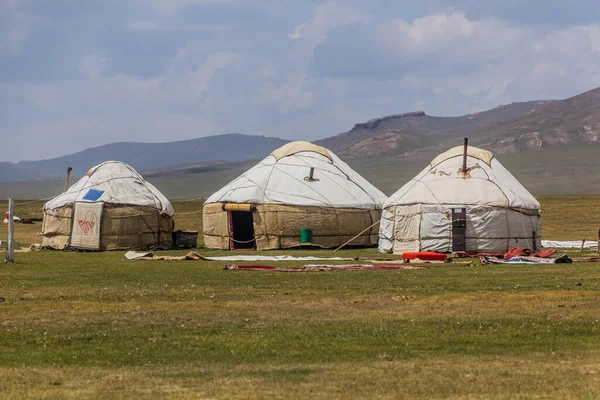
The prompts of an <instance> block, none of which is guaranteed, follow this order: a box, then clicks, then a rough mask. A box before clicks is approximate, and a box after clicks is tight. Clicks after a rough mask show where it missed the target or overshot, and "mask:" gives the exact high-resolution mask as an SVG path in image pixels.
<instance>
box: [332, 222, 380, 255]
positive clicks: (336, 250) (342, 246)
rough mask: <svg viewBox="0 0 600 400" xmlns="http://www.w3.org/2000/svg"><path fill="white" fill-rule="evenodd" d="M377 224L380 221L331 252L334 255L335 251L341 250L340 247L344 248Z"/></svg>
mask: <svg viewBox="0 0 600 400" xmlns="http://www.w3.org/2000/svg"><path fill="white" fill-rule="evenodd" d="M379 222H381V220H379V221H377V222H375V223H374V224H373V225H371V226H369V227H367V228H365V229H364V230H363V231H362V232H361V233H359V234H358V235H356V236H354V237H353V238H352V239H350V240H348V241H347V242H346V243H344V244H343V245H341V246H340V247H338V248H337V249H335V250H334V251H333V252H334V253H335V252H336V251H338V250H339V249H341V248H342V247H344V246H345V245H347V244H348V243H350V242H351V241H353V240H354V239H356V238H357V237H359V236H360V235H362V234H363V233H365V232H366V231H368V230H369V229H371V228H372V227H374V226H375V225H377V224H378V223H379Z"/></svg>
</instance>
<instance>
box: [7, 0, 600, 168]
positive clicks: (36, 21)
mask: <svg viewBox="0 0 600 400" xmlns="http://www.w3.org/2000/svg"><path fill="white" fill-rule="evenodd" d="M598 86H600V4H598V0H571V1H564V0H531V1H528V0H503V1H497V0H455V1H450V0H419V1H413V0H396V1H392V0H370V1H365V0H360V1H359V0H348V1H344V0H340V1H318V0H293V1H292V0H102V1H81V0H53V1H46V0H0V140H1V142H2V146H0V148H1V149H2V152H1V154H2V155H1V156H0V161H13V162H15V161H19V160H37V159H43V158H53V157H57V156H61V155H66V154H70V153H73V152H76V151H80V150H83V149H85V148H88V147H93V146H98V145H102V144H107V143H112V142H121V141H135V142H168V141H174V140H185V139H191V138H197V137H203V136H210V135H217V134H223V133H231V132H236V133H245V134H255V135H265V136H276V137H280V138H285V139H302V140H316V139H319V138H323V137H327V136H331V135H335V134H338V133H340V132H343V131H347V130H349V129H351V128H352V126H353V125H354V124H355V123H358V122H364V121H366V120H369V119H372V118H376V117H380V116H384V115H389V114H397V113H404V112H410V111H416V110H423V111H425V112H426V113H428V114H430V115H437V116H455V115H463V114H467V113H471V112H476V111H481V110H485V109H489V108H493V107H495V106H497V105H500V104H507V103H510V102H514V101H528V100H538V99H562V98H567V97H570V96H573V95H576V94H578V93H581V92H584V91H587V90H590V89H593V88H595V87H598Z"/></svg>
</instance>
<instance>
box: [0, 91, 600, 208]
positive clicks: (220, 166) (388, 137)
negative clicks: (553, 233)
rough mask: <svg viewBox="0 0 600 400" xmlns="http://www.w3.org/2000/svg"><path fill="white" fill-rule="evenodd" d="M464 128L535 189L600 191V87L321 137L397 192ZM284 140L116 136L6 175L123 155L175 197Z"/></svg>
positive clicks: (222, 177) (223, 177)
mask: <svg viewBox="0 0 600 400" xmlns="http://www.w3.org/2000/svg"><path fill="white" fill-rule="evenodd" d="M465 136H468V137H469V143H470V144H472V145H475V146H479V147H482V148H485V149H488V150H491V151H492V152H494V153H495V154H496V156H497V157H498V158H499V159H500V160H501V161H502V163H503V164H504V165H505V166H506V167H507V168H508V169H509V170H510V171H511V172H512V173H513V174H514V175H515V176H516V177H517V178H518V179H519V180H521V181H522V182H523V183H524V185H525V186H526V187H527V188H528V189H530V190H531V191H532V192H533V193H534V194H592V193H600V157H598V156H597V153H598V150H600V147H596V146H595V145H596V144H600V88H598V89H594V90H591V91H589V92H586V93H583V94H580V95H578V96H574V97H571V98H569V99H565V100H556V101H534V102H526V103H513V104H508V105H504V106H499V107H496V108H494V109H492V110H488V111H484V112H480V113H477V114H469V115H464V116H461V117H431V116H428V115H426V114H425V113H423V112H416V113H408V114H397V115H391V116H387V117H382V118H377V119H373V120H370V121H367V122H364V123H359V124H356V125H355V126H354V127H353V128H352V129H351V130H350V131H348V132H344V133H341V134H339V135H336V136H332V137H329V138H326V139H322V140H319V141H317V142H316V143H317V144H320V145H322V146H325V147H327V148H329V149H331V150H332V151H334V152H335V153H336V154H338V155H339V156H341V157H342V158H343V159H344V160H346V161H347V162H348V163H349V164H350V166H351V167H352V168H355V169H356V170H357V171H358V172H359V173H361V174H363V175H364V176H365V177H366V178H367V179H369V180H370V181H371V182H372V183H373V184H375V185H376V186H378V187H379V188H380V189H381V190H383V191H385V192H386V193H388V194H391V193H392V192H394V191H395V190H396V189H398V188H399V187H400V186H401V185H402V184H404V183H405V182H406V181H408V180H409V179H410V178H412V177H413V176H414V175H415V174H416V173H417V172H418V171H420V170H421V169H422V168H423V167H424V166H425V165H426V163H428V162H429V161H430V160H431V159H432V158H433V157H434V156H435V155H437V154H439V153H440V152H442V151H445V150H447V149H448V148H450V147H453V146H456V145H460V144H462V138H463V137H465ZM286 142H287V141H286V140H283V139H276V138H266V137H262V136H247V135H238V134H231V135H220V136H213V137H208V138H201V139H194V140H188V141H182V142H172V143H162V144H145V143H115V144H111V145H106V146H101V147H97V148H93V149H88V150H85V151H83V152H80V153H75V154H72V155H70V156H65V157H60V158H57V159H53V160H44V161H32V162H21V163H18V164H11V163H0V177H6V176H7V175H8V176H17V175H18V173H19V172H20V173H22V174H23V176H25V178H22V179H32V178H36V177H39V176H40V175H36V174H42V173H43V174H44V175H42V176H47V175H51V174H54V175H55V176H56V175H58V176H62V175H63V174H64V171H65V169H66V167H67V166H72V167H74V168H75V171H74V175H75V176H81V175H83V174H84V173H85V172H86V171H87V169H88V168H89V167H90V166H93V165H95V164H98V163H100V162H102V161H105V160H108V159H119V160H122V161H126V162H129V163H131V164H133V165H134V166H135V167H136V168H137V169H138V170H139V171H141V172H142V173H143V175H144V176H145V177H146V178H147V179H148V180H149V181H151V182H152V183H155V184H156V185H157V186H158V187H159V189H161V190H162V191H163V192H164V193H165V194H166V195H167V196H169V197H173V198H186V197H203V196H207V195H209V194H211V193H212V192H214V191H215V190H217V189H218V188H220V187H221V186H223V185H224V184H226V183H227V182H228V181H230V180H231V179H233V178H235V177H236V176H238V175H239V174H241V173H242V172H243V171H245V170H246V169H248V168H250V167H251V166H252V165H253V164H255V163H256V162H257V159H260V158H263V157H265V156H266V155H268V154H269V153H270V152H271V151H272V150H273V149H275V148H277V147H279V146H281V145H283V144H284V143H286ZM15 166H16V167H19V169H18V170H17V171H15ZM5 171H8V172H6V173H5ZM582 179H585V184H583V183H582ZM62 185H63V180H62V179H54V178H52V179H41V180H40V179H38V180H36V181H32V180H29V181H24V182H14V183H11V184H8V183H0V196H2V197H7V196H16V197H18V198H23V199H31V198H41V197H46V196H48V194H52V193H57V192H59V191H60V190H62Z"/></svg>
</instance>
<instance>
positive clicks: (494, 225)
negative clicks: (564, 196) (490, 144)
mask: <svg viewBox="0 0 600 400" xmlns="http://www.w3.org/2000/svg"><path fill="white" fill-rule="evenodd" d="M541 223H542V219H541V216H540V203H538V201H537V200H536V199H535V198H534V197H533V196H532V195H531V194H530V193H529V192H528V191H527V189H525V187H523V185H521V183H519V181H517V179H516V178H515V177H514V176H513V175H512V174H511V173H510V172H509V171H508V170H507V169H506V168H504V167H503V166H502V164H500V162H499V161H498V159H497V158H496V157H494V155H493V154H492V153H491V152H489V151H487V150H482V149H478V148H476V147H471V146H468V145H467V140H465V145H464V146H458V147H454V148H452V149H450V150H448V151H446V152H445V153H442V154H440V155H438V156H437V157H436V158H434V159H433V161H431V163H430V164H429V165H427V167H425V169H423V170H422V171H421V172H420V173H419V174H418V175H417V176H416V177H414V178H413V179H412V180H411V181H410V182H408V183H407V184H406V185H404V186H403V187H401V188H400V190H398V191H397V192H396V193H394V194H393V195H392V196H390V198H389V199H387V201H386V202H385V203H384V205H383V211H382V221H381V225H380V231H379V250H380V251H381V252H387V253H392V252H393V253H397V254H400V253H403V252H413V251H417V252H419V251H435V252H443V253H450V252H503V251H507V250H509V249H511V248H513V247H530V248H534V249H535V248H540V247H541V235H540V234H541Z"/></svg>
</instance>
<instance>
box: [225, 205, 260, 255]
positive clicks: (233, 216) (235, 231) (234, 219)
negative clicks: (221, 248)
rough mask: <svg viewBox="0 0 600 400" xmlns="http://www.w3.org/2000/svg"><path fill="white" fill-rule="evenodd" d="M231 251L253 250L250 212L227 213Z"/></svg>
mask: <svg viewBox="0 0 600 400" xmlns="http://www.w3.org/2000/svg"><path fill="white" fill-rule="evenodd" d="M229 225H230V226H229V229H230V232H231V233H230V235H231V236H232V237H233V240H232V241H231V249H232V250H234V249H254V247H255V245H256V240H255V239H254V218H253V217H252V212H251V211H229Z"/></svg>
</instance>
